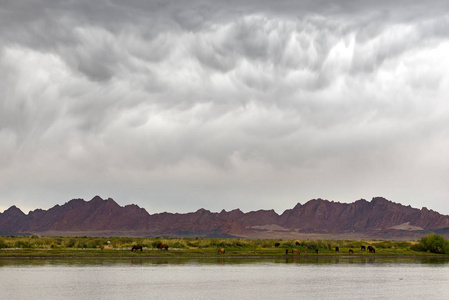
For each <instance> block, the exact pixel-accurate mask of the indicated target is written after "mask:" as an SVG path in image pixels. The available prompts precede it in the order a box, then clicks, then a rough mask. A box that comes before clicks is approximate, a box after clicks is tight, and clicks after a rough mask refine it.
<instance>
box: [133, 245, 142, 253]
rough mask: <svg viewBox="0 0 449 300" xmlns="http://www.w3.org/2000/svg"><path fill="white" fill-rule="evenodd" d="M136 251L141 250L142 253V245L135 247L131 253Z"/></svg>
mask: <svg viewBox="0 0 449 300" xmlns="http://www.w3.org/2000/svg"><path fill="white" fill-rule="evenodd" d="M134 250H136V251H137V250H140V252H142V251H143V250H142V246H141V245H135V246H133V247H132V248H131V252H133V251H134Z"/></svg>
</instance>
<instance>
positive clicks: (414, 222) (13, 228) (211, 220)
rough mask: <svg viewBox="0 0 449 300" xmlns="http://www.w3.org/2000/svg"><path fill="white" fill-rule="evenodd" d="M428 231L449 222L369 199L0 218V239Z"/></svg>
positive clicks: (107, 208)
mask: <svg viewBox="0 0 449 300" xmlns="http://www.w3.org/2000/svg"><path fill="white" fill-rule="evenodd" d="M431 231H437V232H441V233H443V234H445V235H446V232H449V216H445V215H441V214H439V213H437V212H435V211H432V210H428V209H426V208H423V209H421V210H420V209H416V208H412V207H410V206H403V205H401V204H398V203H394V202H391V201H388V200H386V199H384V198H373V200H372V201H371V202H368V201H366V200H363V199H362V200H358V201H355V202H353V203H338V202H333V201H327V200H322V199H314V200H310V201H308V202H307V203H305V204H303V205H301V204H299V203H298V204H297V205H296V206H295V207H294V208H292V209H288V210H286V211H284V213H282V214H281V215H278V214H277V213H276V212H275V211H274V210H259V211H252V212H248V213H243V212H242V211H240V210H238V209H236V210H232V211H229V212H227V211H225V210H223V211H221V212H220V213H213V212H210V211H208V210H205V209H199V210H198V211H196V212H192V213H187V214H178V213H175V214H173V213H160V214H153V215H150V214H149V213H148V212H147V211H146V210H145V209H143V208H140V207H138V206H137V205H127V206H124V207H122V206H120V205H118V204H117V203H116V202H115V201H114V200H112V199H106V200H103V199H101V198H100V197H98V196H96V197H94V198H93V199H92V200H90V201H84V200H82V199H74V200H71V201H69V202H67V203H65V204H64V205H62V206H60V205H56V206H54V207H52V208H50V209H49V210H42V209H36V210H34V211H31V212H30V213H29V214H28V215H26V214H24V213H23V212H22V211H21V210H20V209H18V208H17V207H15V206H12V207H10V208H9V209H7V210H6V211H5V212H3V213H0V234H12V233H14V234H30V233H37V234H42V235H97V236H104V235H107V236H108V235H127V236H202V237H233V236H234V237H248V238H261V237H271V238H304V237H307V236H308V235H311V234H313V235H314V236H315V235H317V234H325V235H326V238H332V237H335V238H338V237H342V236H361V237H365V238H368V237H375V238H390V239H395V238H417V237H419V236H422V235H424V234H427V233H428V232H431Z"/></svg>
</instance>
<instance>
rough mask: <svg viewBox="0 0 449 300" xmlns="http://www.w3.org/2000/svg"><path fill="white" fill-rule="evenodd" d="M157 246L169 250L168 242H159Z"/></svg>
mask: <svg viewBox="0 0 449 300" xmlns="http://www.w3.org/2000/svg"><path fill="white" fill-rule="evenodd" d="M156 248H158V249H161V250H162V249H165V250H167V251H168V245H167V244H157V246H156Z"/></svg>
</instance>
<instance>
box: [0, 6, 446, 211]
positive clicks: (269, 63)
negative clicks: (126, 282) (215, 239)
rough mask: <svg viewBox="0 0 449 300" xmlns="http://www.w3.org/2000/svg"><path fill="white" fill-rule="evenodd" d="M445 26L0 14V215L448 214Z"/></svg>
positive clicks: (239, 13) (223, 10) (159, 9)
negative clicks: (74, 202)
mask: <svg viewBox="0 0 449 300" xmlns="http://www.w3.org/2000/svg"><path fill="white" fill-rule="evenodd" d="M298 2H300V3H298ZM447 11H448V4H447V2H446V1H433V2H432V3H431V4H429V3H423V2H422V1H396V2H395V3H390V1H376V2H375V3H374V2H373V1H357V3H356V4H354V3H352V2H351V1H343V0H341V1H313V3H311V2H310V1H282V0H281V1H276V3H273V2H272V1H226V2H223V1H199V0H197V1H137V0H136V1H127V2H126V3H124V2H122V1H106V0H104V1H94V2H92V1H58V2H56V3H55V2H54V1H20V2H18V1H0V153H1V155H0V202H1V204H0V210H1V209H2V210H4V209H6V208H7V207H9V206H11V205H13V204H15V205H17V206H19V207H20V208H22V209H24V210H25V211H26V210H27V209H35V208H38V207H40V208H48V207H51V206H53V205H55V204H62V203H64V202H66V201H68V200H70V199H72V198H85V199H90V198H92V197H93V196H95V195H97V194H98V195H100V196H102V197H112V198H114V199H115V200H116V201H117V202H118V203H120V204H122V205H123V204H128V203H136V204H138V205H140V206H141V207H145V208H146V209H147V210H148V211H149V212H150V213H153V212H160V211H171V212H185V211H193V210H196V209H198V208H200V207H204V208H207V209H211V210H214V211H217V210H221V209H222V208H224V209H234V208H241V209H242V210H244V211H248V210H256V209H260V208H274V209H276V210H277V211H278V212H282V211H283V210H284V209H287V208H291V207H293V206H294V205H295V204H296V203H297V202H302V203H304V202H305V201H307V200H309V199H312V198H325V199H329V200H335V201H340V202H352V201H355V200H357V199H360V198H365V199H370V198H371V197H374V196H383V197H386V198H388V199H390V200H392V201H395V202H400V203H404V204H406V205H408V204H410V205H412V206H414V207H418V208H420V207H422V206H426V207H428V208H432V209H434V210H437V211H439V212H442V213H445V214H449V208H448V207H447V204H446V203H447V199H448V196H449V187H448V186H447V183H446V182H445V180H444V179H445V178H448V177H449V154H448V151H447V149H449V103H448V100H447V95H449V58H448V56H447V53H449V31H447V28H449V17H448V14H447Z"/></svg>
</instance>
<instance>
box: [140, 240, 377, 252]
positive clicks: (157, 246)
mask: <svg viewBox="0 0 449 300" xmlns="http://www.w3.org/2000/svg"><path fill="white" fill-rule="evenodd" d="M280 245H281V244H280V243H275V244H274V247H276V248H277V247H279V246H280ZM295 245H296V246H300V245H301V244H300V243H299V242H296V243H295ZM156 248H158V249H160V250H162V249H165V250H167V251H168V245H167V244H162V243H159V244H157V245H156ZM367 249H368V251H369V253H376V249H374V247H373V246H368V247H366V246H361V247H360V251H366V250H367ZM134 250H135V251H136V252H137V250H140V251H141V252H142V251H143V247H142V246H141V245H135V246H133V247H132V248H131V252H133V251H134ZM307 250H308V249H307V247H305V248H304V253H307ZM225 252H226V251H225V249H224V248H220V249H218V252H217V254H225ZM290 252H291V253H292V254H298V255H300V254H301V252H300V251H299V250H298V249H295V248H293V249H291V250H290ZM335 252H340V247H338V246H336V247H335ZM288 253H289V249H288V248H286V249H285V254H286V255H288ZM315 253H316V254H318V249H317V248H316V249H315ZM349 254H354V250H353V249H349Z"/></svg>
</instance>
